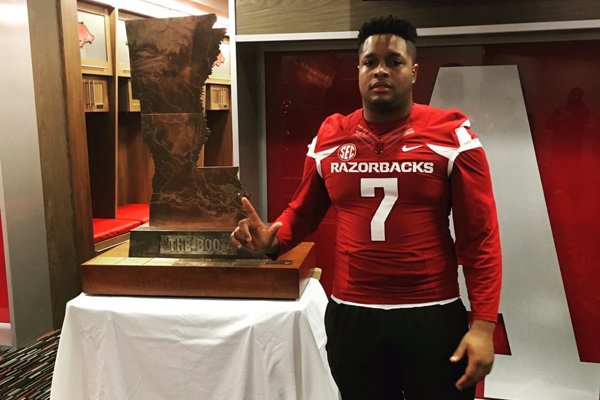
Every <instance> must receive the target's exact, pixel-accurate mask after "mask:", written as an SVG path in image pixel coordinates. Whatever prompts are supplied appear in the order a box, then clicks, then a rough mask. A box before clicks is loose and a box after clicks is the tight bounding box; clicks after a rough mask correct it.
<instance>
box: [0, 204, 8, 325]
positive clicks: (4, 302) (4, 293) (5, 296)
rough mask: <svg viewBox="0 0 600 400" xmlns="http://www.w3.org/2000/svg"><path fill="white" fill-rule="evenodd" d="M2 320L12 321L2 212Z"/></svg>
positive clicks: (0, 229)
mask: <svg viewBox="0 0 600 400" xmlns="http://www.w3.org/2000/svg"><path fill="white" fill-rule="evenodd" d="M0 322H5V323H8V322H10V313H9V308H8V285H7V280H6V258H5V256H4V237H3V234H2V214H1V213H0Z"/></svg>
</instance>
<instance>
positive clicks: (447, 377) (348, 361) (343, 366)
mask: <svg viewBox="0 0 600 400" xmlns="http://www.w3.org/2000/svg"><path fill="white" fill-rule="evenodd" d="M325 329H326V331H327V358H328V360H329V366H330V368H331V372H332V375H333V378H334V380H335V382H336V383H337V385H338V388H339V389H340V392H341V394H342V399H343V400H388V399H389V400H392V399H393V400H402V399H405V400H455V399H456V400H459V399H460V400H467V399H469V400H471V399H473V398H474V397H475V387H471V388H468V389H465V390H463V391H459V390H458V389H456V387H455V386H454V384H455V383H456V381H457V380H458V379H459V378H460V376H461V375H462V374H463V373H464V371H465V368H466V365H467V362H466V359H463V360H461V361H460V362H458V363H451V362H450V361H449V358H450V356H451V355H452V353H453V352H454V350H455V349H456V347H457V346H458V344H459V342H460V340H461V339H462V337H463V336H464V334H465V333H466V332H467V330H468V320H467V312H466V310H465V307H464V305H463V304H462V302H461V301H460V300H457V301H454V302H452V303H450V304H446V305H443V306H440V305H435V306H427V307H417V308H403V309H394V310H380V309H373V308H365V307H355V306H349V305H346V304H338V303H336V302H334V301H332V300H331V301H329V304H328V306H327V311H326V313H325Z"/></svg>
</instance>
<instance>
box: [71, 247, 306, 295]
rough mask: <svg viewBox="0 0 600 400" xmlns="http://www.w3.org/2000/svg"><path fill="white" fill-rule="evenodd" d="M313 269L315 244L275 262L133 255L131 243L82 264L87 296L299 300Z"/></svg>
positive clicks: (298, 248) (291, 252)
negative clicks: (131, 255)
mask: <svg viewBox="0 0 600 400" xmlns="http://www.w3.org/2000/svg"><path fill="white" fill-rule="evenodd" d="M314 268H315V250H314V243H308V242H306V243H301V244H299V245H298V246H296V247H295V248H293V249H291V250H290V251H288V252H287V253H285V254H282V255H281V256H280V257H279V258H277V260H267V259H231V258H228V259H214V258H212V259H202V258H158V257H155V258H145V257H129V242H126V243H123V244H122V245H120V246H117V247H115V248H113V249H111V250H109V251H107V252H106V253H103V254H101V255H99V256H97V257H95V258H93V259H91V260H89V261H87V262H85V263H84V264H82V266H81V274H82V284H83V291H84V293H86V294H100V295H135V296H183V297H229V298H257V299H258V298H260V299H290V300H294V299H297V298H299V297H300V296H301V295H302V292H303V291H304V288H305V287H306V285H307V283H308V279H309V278H310V276H311V274H312V271H313V269H314Z"/></svg>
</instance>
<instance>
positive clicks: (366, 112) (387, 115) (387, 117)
mask: <svg viewBox="0 0 600 400" xmlns="http://www.w3.org/2000/svg"><path fill="white" fill-rule="evenodd" d="M412 106H413V103H412V102H410V103H408V104H406V105H405V106H402V107H396V108H390V109H383V108H379V107H373V106H366V105H365V104H364V103H363V118H364V119H365V121H367V122H375V123H382V122H391V121H397V120H399V119H402V118H404V117H406V116H407V115H408V114H410V112H411V110H412Z"/></svg>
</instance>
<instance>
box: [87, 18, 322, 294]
mask: <svg viewBox="0 0 600 400" xmlns="http://www.w3.org/2000/svg"><path fill="white" fill-rule="evenodd" d="M215 21H216V17H215V16H214V15H203V16H190V17H181V18H166V19H153V18H147V19H139V20H132V21H126V30H127V39H128V45H129V53H130V60H131V79H132V88H133V96H134V97H135V98H138V99H139V100H140V103H141V120H142V135H143V138H144V142H145V143H146V144H147V145H148V148H149V149H150V152H151V154H152V158H153V160H154V165H155V168H154V169H155V173H154V178H153V181H152V199H151V201H150V222H149V223H148V224H147V225H143V226H141V227H139V228H136V229H134V230H132V231H131V233H130V243H129V244H127V243H124V244H122V245H119V246H116V247H115V248H113V249H111V250H109V251H107V252H106V253H103V254H100V255H98V256H97V257H95V258H93V259H92V260H89V261H87V262H85V263H83V264H82V286H83V290H84V292H85V293H87V294H112V295H144V296H202V297H204V296H206V297H241V298H275V299H297V298H298V297H299V296H300V295H301V294H302V291H303V290H304V288H305V287H306V285H307V283H308V279H309V277H310V275H311V271H312V269H313V268H314V267H315V250H314V245H313V244H312V243H302V244H301V245H299V246H297V247H296V248H294V249H292V250H290V251H289V252H287V253H286V254H283V255H281V256H280V257H279V258H278V259H276V260H271V259H269V258H267V257H265V256H264V255H261V254H253V253H250V252H248V251H244V250H240V251H238V250H236V248H235V247H234V246H233V245H232V244H231V242H230V240H229V235H230V233H231V231H232V230H233V229H234V228H235V226H237V223H238V221H239V220H240V219H242V218H244V217H245V216H246V214H245V212H244V209H243V206H242V203H241V197H242V196H244V195H245V193H244V191H243V190H242V187H241V184H240V181H239V179H238V177H237V172H238V169H237V168H236V167H198V158H199V155H200V151H201V149H202V146H203V145H204V144H205V143H206V141H207V139H208V137H209V135H210V132H209V129H208V127H207V125H206V118H205V115H204V110H203V109H202V101H201V96H202V90H203V86H204V83H205V82H206V80H207V78H208V77H209V75H210V74H211V68H212V65H213V63H214V61H215V59H216V58H217V55H218V53H219V44H220V43H221V41H222V40H223V37H224V35H225V30H224V29H213V28H212V26H213V24H214V23H215Z"/></svg>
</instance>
